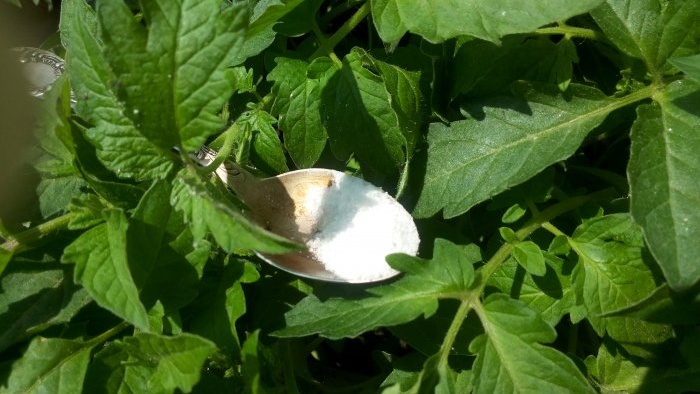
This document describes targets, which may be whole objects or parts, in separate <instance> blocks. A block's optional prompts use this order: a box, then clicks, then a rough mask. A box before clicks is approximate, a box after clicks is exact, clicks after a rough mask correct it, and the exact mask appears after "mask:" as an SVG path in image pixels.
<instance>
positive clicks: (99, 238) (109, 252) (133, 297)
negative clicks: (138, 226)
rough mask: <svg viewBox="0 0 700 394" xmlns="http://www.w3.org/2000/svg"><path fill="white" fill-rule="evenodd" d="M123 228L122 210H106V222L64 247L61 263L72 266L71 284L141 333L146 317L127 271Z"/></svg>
mask: <svg viewBox="0 0 700 394" xmlns="http://www.w3.org/2000/svg"><path fill="white" fill-rule="evenodd" d="M127 227H128V221H127V219H126V215H124V213H123V212H122V211H119V210H110V211H107V212H106V223H103V224H100V225H98V226H96V227H94V228H92V229H90V230H88V231H86V232H84V233H83V234H82V235H81V236H80V237H78V238H77V239H76V240H75V241H73V243H71V244H70V245H68V247H66V249H65V251H64V253H63V257H62V258H61V261H62V262H64V263H74V264H75V273H74V276H75V282H76V283H79V284H81V285H83V287H84V288H85V289H86V290H87V292H88V293H89V294H90V296H91V297H92V298H93V299H94V300H95V301H96V302H97V303H98V304H99V305H100V306H101V307H103V308H105V309H107V310H109V311H111V312H112V313H114V314H115V315H117V316H119V317H121V318H123V319H124V320H126V321H128V322H129V323H131V324H133V325H134V326H136V327H138V328H139V329H141V330H148V314H147V313H146V308H145V307H144V306H143V304H142V303H141V300H140V299H139V291H138V289H137V287H136V284H135V283H134V279H133V277H132V275H131V272H130V271H129V262H128V260H127V241H126V232H127Z"/></svg>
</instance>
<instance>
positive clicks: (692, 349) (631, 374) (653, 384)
mask: <svg viewBox="0 0 700 394" xmlns="http://www.w3.org/2000/svg"><path fill="white" fill-rule="evenodd" d="M699 339H700V338H699V337H698V335H697V333H692V334H690V335H688V336H686V337H685V338H684V339H683V341H682V342H681V344H680V345H679V349H680V352H679V353H680V355H679V356H680V357H678V359H679V360H678V362H674V361H675V360H674V361H672V362H670V363H663V364H660V365H659V364H657V365H654V364H647V363H643V362H641V363H640V362H639V361H636V362H635V361H634V360H631V359H629V358H627V357H626V356H625V352H624V350H622V349H618V348H617V347H616V346H614V344H613V343H611V342H610V341H604V342H603V345H602V346H601V347H600V348H599V349H598V355H597V357H595V358H594V357H593V356H589V357H588V358H587V359H586V360H585V362H586V367H587V369H588V370H589V374H590V375H591V376H592V378H593V379H594V380H595V382H596V384H597V386H598V387H599V388H600V390H601V392H639V393H662V392H664V393H683V392H692V391H693V390H696V388H697V387H698V385H700V374H699V372H700V358H699V357H698V350H699V349H700V340H699ZM674 357H676V355H675V354H674Z"/></svg>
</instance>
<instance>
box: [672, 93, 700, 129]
mask: <svg viewBox="0 0 700 394" xmlns="http://www.w3.org/2000/svg"><path fill="white" fill-rule="evenodd" d="M671 102H672V103H673V104H675V105H676V106H677V107H678V108H680V109H682V110H684V111H686V112H687V113H688V114H689V115H693V116H698V115H700V91H698V90H696V91H694V92H692V93H690V94H686V95H685V96H681V97H678V98H675V99H674V100H673V101H671ZM694 131H697V130H694Z"/></svg>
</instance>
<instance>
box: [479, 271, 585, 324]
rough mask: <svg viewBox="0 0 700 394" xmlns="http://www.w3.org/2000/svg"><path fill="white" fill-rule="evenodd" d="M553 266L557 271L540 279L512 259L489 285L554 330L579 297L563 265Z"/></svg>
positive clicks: (494, 276)
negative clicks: (535, 314) (527, 308)
mask: <svg viewBox="0 0 700 394" xmlns="http://www.w3.org/2000/svg"><path fill="white" fill-rule="evenodd" d="M552 266H553V267H555V268H551V267H549V268H547V271H546V273H545V274H544V276H542V277H537V276H532V275H531V274H529V273H527V272H526V271H525V270H524V269H523V268H522V267H520V266H519V264H518V263H517V262H516V261H515V260H513V259H509V260H507V261H506V262H505V263H503V264H501V266H500V267H498V270H496V271H495V272H494V273H493V275H491V276H490V277H489V281H488V284H489V285H493V286H495V287H497V288H498V289H500V290H501V291H502V292H504V293H506V294H509V295H510V296H511V298H514V299H517V300H520V301H522V302H524V303H525V304H527V305H528V306H529V307H530V308H532V309H534V310H536V311H537V312H539V314H540V316H541V318H542V319H543V320H544V321H545V322H547V323H548V324H549V325H551V326H552V327H554V326H555V325H556V324H557V323H559V321H560V320H561V318H562V317H564V315H566V313H567V312H569V309H570V308H573V307H574V306H575V305H576V295H575V293H574V289H573V288H572V287H571V281H570V278H569V276H568V275H564V274H563V271H564V270H565V267H564V264H562V262H561V261H557V262H556V263H555V264H552Z"/></svg>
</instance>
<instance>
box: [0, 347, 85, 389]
mask: <svg viewBox="0 0 700 394" xmlns="http://www.w3.org/2000/svg"><path fill="white" fill-rule="evenodd" d="M91 350H92V345H89V344H87V343H85V342H82V341H73V340H66V339H57V338H42V337H36V338H34V340H32V342H31V343H30V344H29V347H28V348H27V350H26V351H25V352H24V355H23V356H22V358H21V359H19V360H18V361H16V362H15V363H14V364H13V366H12V373H11V374H10V378H9V380H8V381H7V387H6V388H4V387H3V388H0V392H3V393H8V394H9V393H46V392H51V393H65V394H74V393H79V392H81V391H82V387H83V379H84V378H85V371H86V370H87V366H88V362H89V361H90V351H91Z"/></svg>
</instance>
